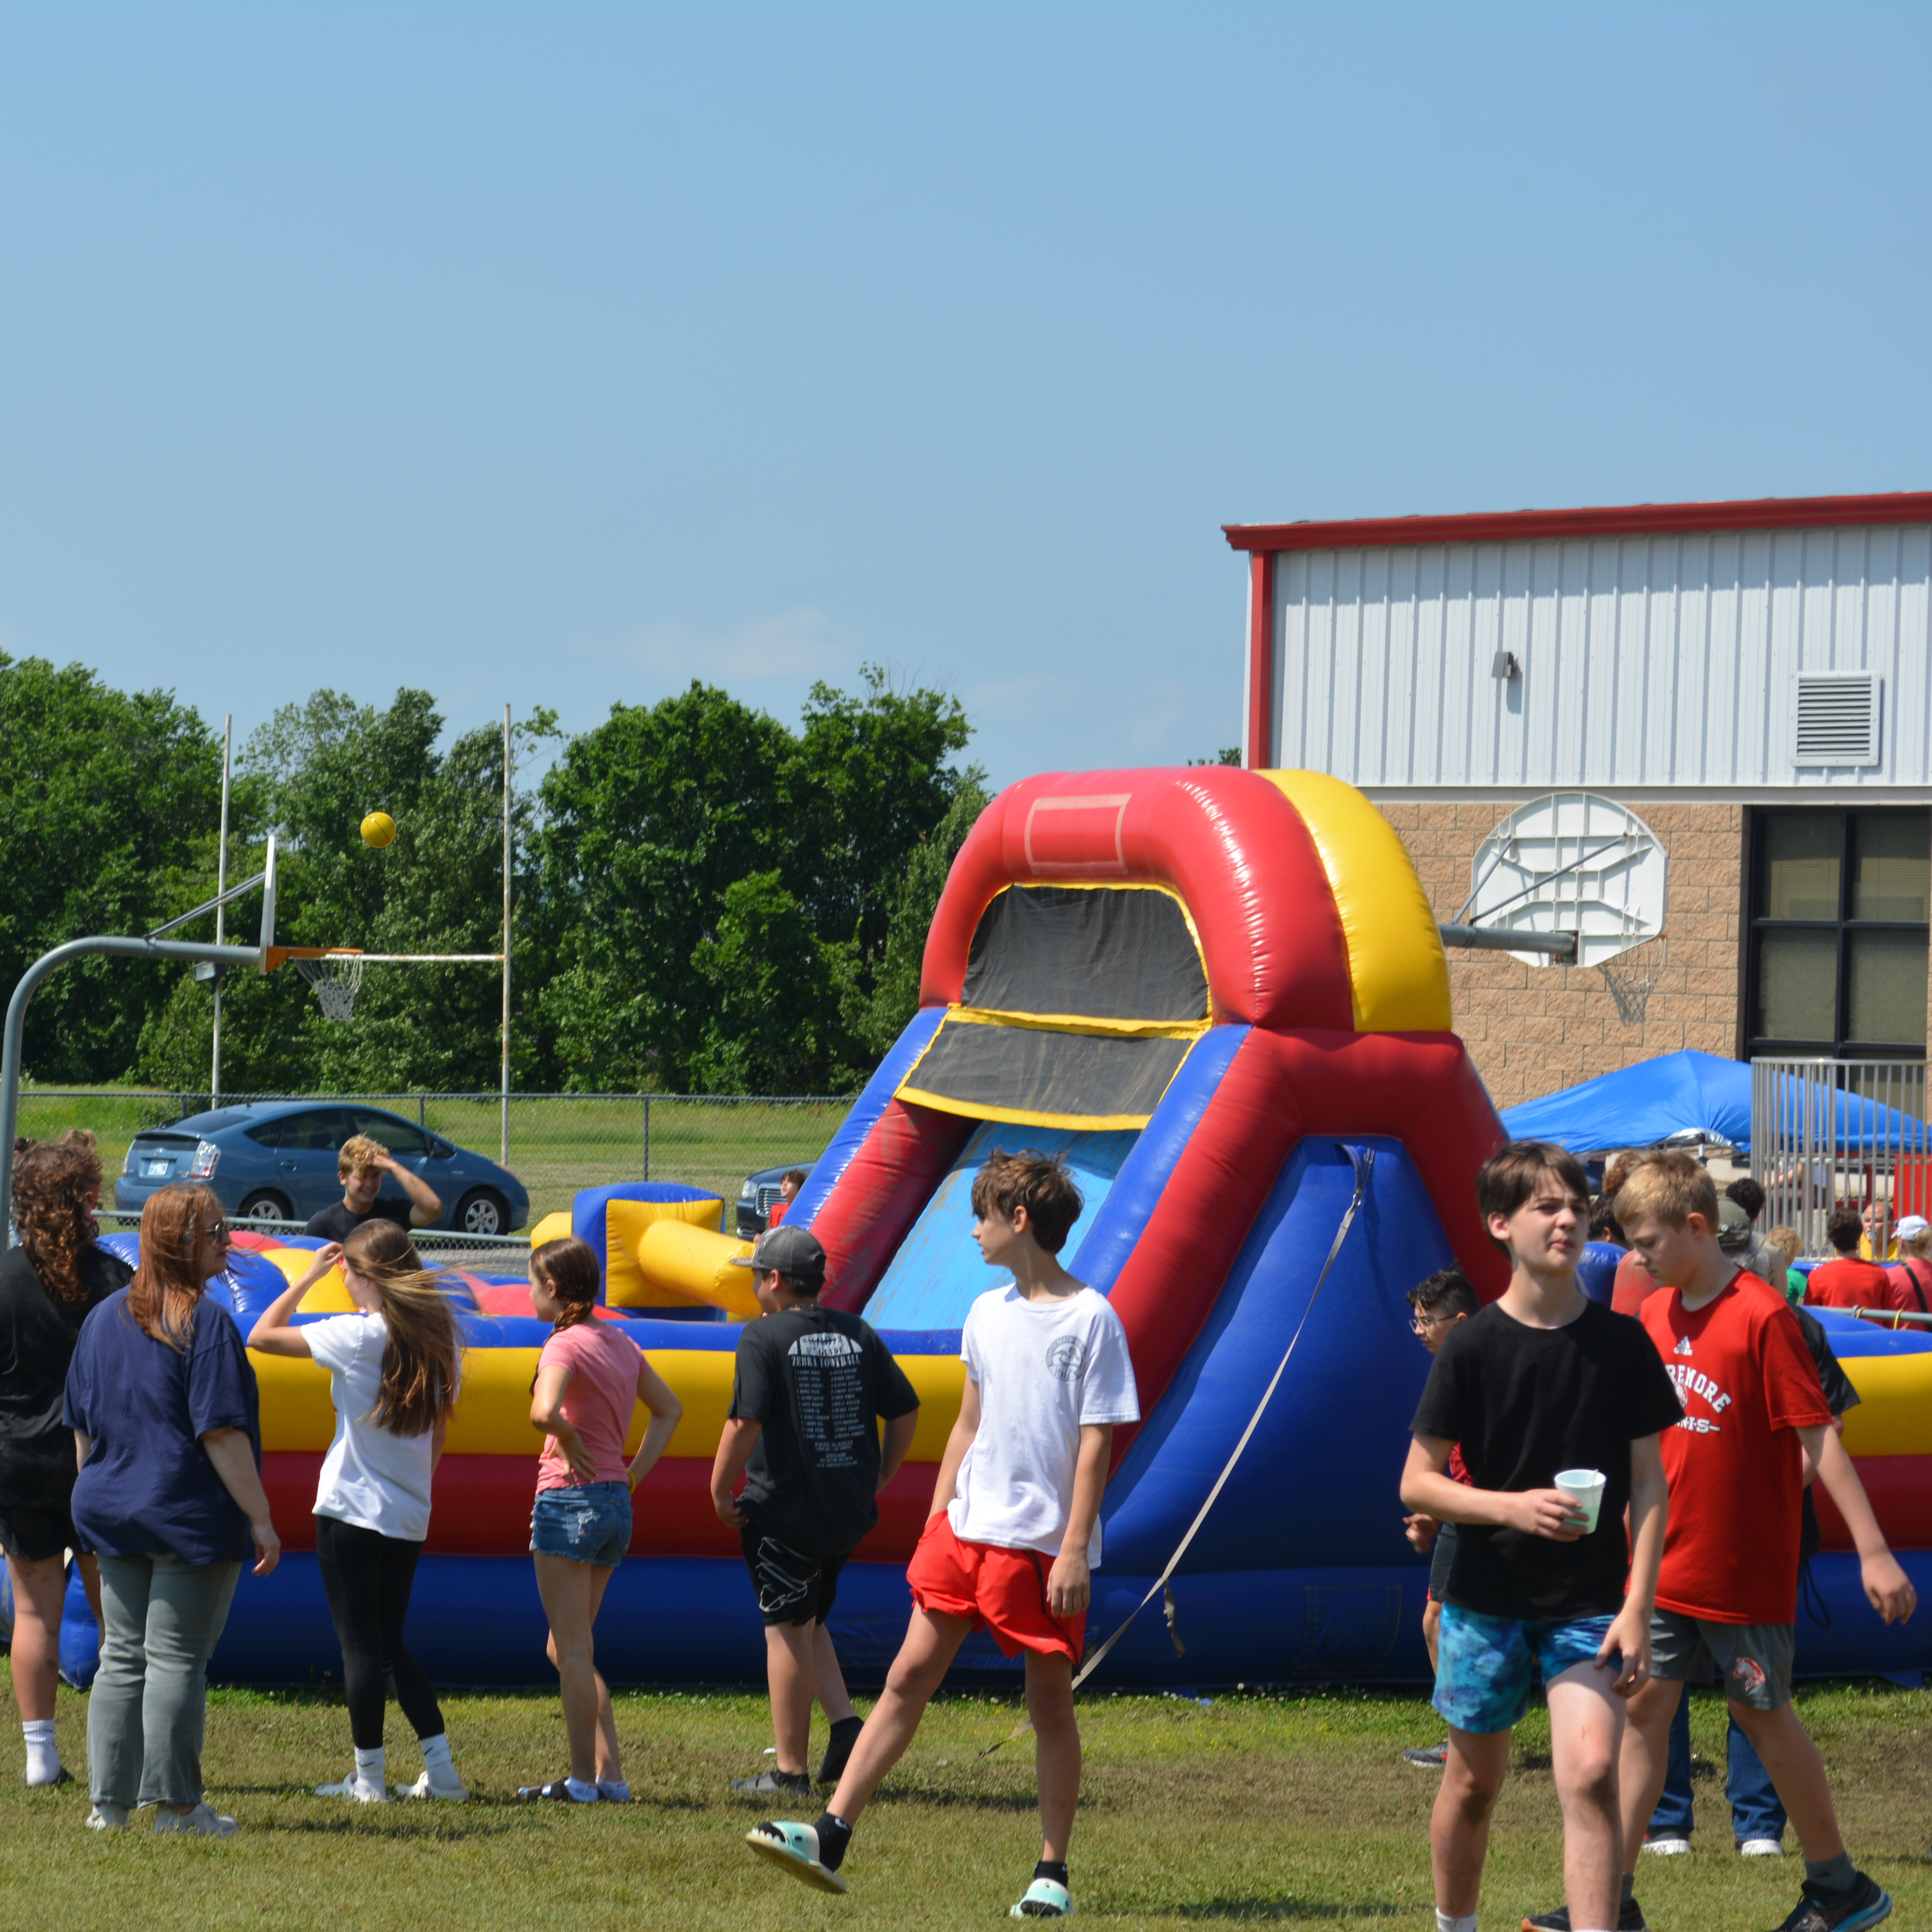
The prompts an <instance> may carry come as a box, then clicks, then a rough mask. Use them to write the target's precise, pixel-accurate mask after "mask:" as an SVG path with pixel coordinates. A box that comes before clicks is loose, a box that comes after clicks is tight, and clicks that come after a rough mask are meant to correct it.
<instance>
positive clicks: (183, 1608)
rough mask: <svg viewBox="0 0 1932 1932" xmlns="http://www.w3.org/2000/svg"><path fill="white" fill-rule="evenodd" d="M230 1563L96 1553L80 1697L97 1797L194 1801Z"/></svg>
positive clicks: (228, 1599)
mask: <svg viewBox="0 0 1932 1932" xmlns="http://www.w3.org/2000/svg"><path fill="white" fill-rule="evenodd" d="M241 1575H242V1566H241V1565H240V1564H239V1563H184V1562H182V1561H181V1559H180V1558H179V1557H178V1556H167V1555H163V1556H103V1557H102V1558H101V1615H102V1621H103V1623H104V1625H105V1628H104V1629H103V1630H102V1631H101V1669H100V1672H99V1673H98V1675H97V1676H96V1677H95V1680H94V1689H93V1691H92V1694H91V1695H90V1696H89V1698H88V1700H87V1773H88V1786H89V1796H90V1797H92V1799H93V1800H94V1802H95V1803H96V1804H97V1805H127V1806H129V1807H130V1808H131V1807H132V1806H133V1805H199V1803H200V1802H201V1739H202V1730H203V1728H204V1727H205V1723H206V1720H207V1715H208V1655H209V1653H210V1652H212V1651H213V1649H214V1646H215V1644H216V1643H217V1640H219V1639H220V1635H221V1631H222V1627H223V1625H225V1624H226V1622H227V1621H228V1607H229V1604H230V1603H232V1602H233V1601H234V1597H235V1586H236V1583H237V1582H238V1581H239V1579H240V1577H241Z"/></svg>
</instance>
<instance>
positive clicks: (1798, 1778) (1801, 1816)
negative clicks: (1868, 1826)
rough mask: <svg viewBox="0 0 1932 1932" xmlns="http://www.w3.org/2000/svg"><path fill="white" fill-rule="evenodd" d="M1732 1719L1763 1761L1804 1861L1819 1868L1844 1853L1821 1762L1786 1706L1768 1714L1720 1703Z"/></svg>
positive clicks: (1733, 1702) (1815, 1747) (1808, 1738)
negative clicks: (1726, 1707) (1803, 1853)
mask: <svg viewBox="0 0 1932 1932" xmlns="http://www.w3.org/2000/svg"><path fill="white" fill-rule="evenodd" d="M1726 1702H1727V1703H1728V1704H1729V1705H1730V1713H1731V1716H1732V1718H1733V1720H1734V1721H1735V1722H1736V1724H1737V1727H1738V1729H1739V1730H1741V1731H1742V1732H1743V1733H1744V1734H1745V1736H1746V1737H1748V1739H1750V1740H1751V1747H1752V1748H1753V1749H1754V1751H1756V1752H1757V1754H1758V1756H1759V1757H1761V1758H1763V1760H1764V1768H1765V1769H1766V1771H1768V1772H1770V1773H1771V1782H1772V1787H1773V1788H1774V1789H1775V1790H1776V1791H1777V1793H1778V1802H1779V1803H1780V1804H1781V1805H1783V1806H1784V1809H1785V1813H1786V1815H1787V1817H1789V1818H1790V1820H1791V1826H1792V1829H1793V1831H1795V1832H1796V1833H1797V1834H1798V1842H1799V1845H1800V1846H1802V1848H1803V1850H1804V1852H1805V1858H1806V1861H1808V1863H1810V1864H1824V1863H1825V1862H1826V1861H1827V1860H1828V1859H1830V1858H1836V1857H1837V1856H1838V1854H1839V1853H1840V1852H1842V1851H1843V1849H1845V1841H1844V1839H1843V1836H1842V1835H1841V1833H1840V1832H1839V1830H1838V1813H1837V1812H1836V1811H1835V1810H1834V1809H1833V1808H1832V1789H1831V1787H1830V1785H1829V1784H1828V1783H1827V1782H1826V1778H1825V1760H1823V1758H1821V1757H1820V1756H1819V1755H1818V1747H1817V1745H1814V1743H1813V1742H1811V1733H1809V1732H1808V1731H1807V1730H1805V1727H1804V1726H1803V1724H1801V1723H1800V1722H1799V1718H1798V1713H1797V1712H1796V1710H1794V1709H1793V1708H1792V1706H1790V1705H1789V1704H1781V1705H1780V1706H1778V1709H1776V1710H1775V1711H1754V1710H1753V1709H1751V1706H1749V1705H1748V1704H1740V1703H1737V1702H1736V1700H1733V1699H1727V1700H1726Z"/></svg>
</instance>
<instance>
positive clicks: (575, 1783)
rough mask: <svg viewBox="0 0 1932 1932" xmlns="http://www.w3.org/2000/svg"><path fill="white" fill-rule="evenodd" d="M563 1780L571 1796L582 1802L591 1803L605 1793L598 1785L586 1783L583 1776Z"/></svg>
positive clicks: (581, 1803) (582, 1803) (583, 1803)
mask: <svg viewBox="0 0 1932 1932" xmlns="http://www.w3.org/2000/svg"><path fill="white" fill-rule="evenodd" d="M564 1783H565V1784H566V1785H567V1786H568V1787H569V1789H570V1795H571V1797H573V1798H574V1799H576V1800H577V1803H578V1804H580V1805H589V1804H591V1803H592V1802H594V1801H595V1800H596V1799H598V1798H601V1796H603V1795H604V1794H603V1793H601V1792H600V1791H599V1790H598V1789H597V1787H596V1786H595V1785H594V1784H585V1783H584V1782H583V1780H582V1779H581V1778H565V1780H564Z"/></svg>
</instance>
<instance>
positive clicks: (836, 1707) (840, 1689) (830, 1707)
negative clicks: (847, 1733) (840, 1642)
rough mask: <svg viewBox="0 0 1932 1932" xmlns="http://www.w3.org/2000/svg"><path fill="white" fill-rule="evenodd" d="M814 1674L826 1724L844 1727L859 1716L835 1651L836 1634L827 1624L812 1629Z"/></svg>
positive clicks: (816, 1692) (812, 1669) (815, 1690)
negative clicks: (848, 1719)
mask: <svg viewBox="0 0 1932 1932" xmlns="http://www.w3.org/2000/svg"><path fill="white" fill-rule="evenodd" d="M811 1674H812V1679H813V1690H814V1693H815V1694H816V1695H817V1699H818V1708H819V1709H820V1710H821V1711H823V1712H824V1713H825V1715H826V1721H827V1722H829V1723H831V1724H843V1723H844V1721H845V1720H846V1719H847V1718H856V1716H857V1715H859V1714H858V1712H856V1711H855V1710H853V1708H852V1696H851V1693H850V1691H847V1689H846V1688H845V1673H844V1671H842V1670H840V1669H839V1667H838V1652H836V1651H835V1650H834V1649H832V1633H831V1632H830V1631H828V1630H827V1629H826V1628H825V1626H824V1625H823V1624H814V1625H812V1627H811Z"/></svg>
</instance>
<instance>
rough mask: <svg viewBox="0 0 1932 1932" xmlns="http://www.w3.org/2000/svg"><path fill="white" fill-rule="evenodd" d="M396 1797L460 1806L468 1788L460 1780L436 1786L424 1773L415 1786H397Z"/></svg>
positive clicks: (467, 1795)
mask: <svg viewBox="0 0 1932 1932" xmlns="http://www.w3.org/2000/svg"><path fill="white" fill-rule="evenodd" d="M339 1788H340V1787H337V1786H335V1785H331V1786H330V1787H329V1790H330V1792H331V1793H334V1792H335V1791H336V1790H338V1789H339ZM396 1796H398V1798H440V1799H442V1800H443V1802H444V1803H445V1804H446V1805H460V1804H462V1803H463V1801H464V1800H465V1799H467V1798H468V1797H469V1787H468V1786H467V1785H466V1784H463V1783H461V1782H460V1781H458V1783H456V1784H437V1783H436V1782H435V1781H434V1780H433V1779H432V1778H431V1776H430V1775H429V1773H428V1772H424V1773H423V1775H422V1777H420V1778H418V1779H417V1780H416V1782H415V1784H401V1785H398V1787H396Z"/></svg>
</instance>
